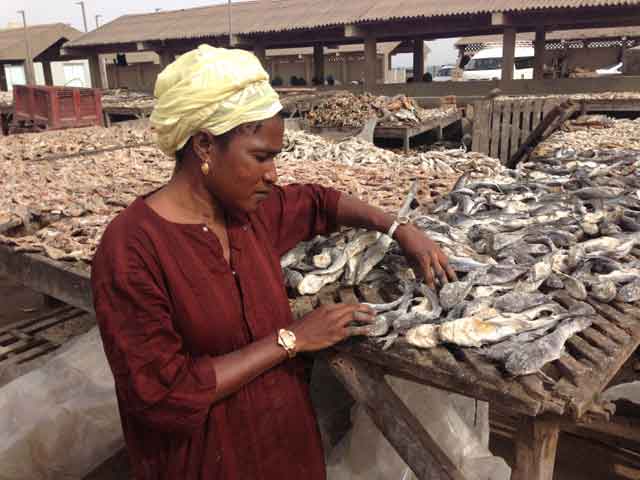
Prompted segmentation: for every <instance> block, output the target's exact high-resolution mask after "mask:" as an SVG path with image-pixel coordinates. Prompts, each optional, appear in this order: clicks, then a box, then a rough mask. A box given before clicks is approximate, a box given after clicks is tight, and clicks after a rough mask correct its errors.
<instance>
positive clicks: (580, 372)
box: [555, 353, 591, 386]
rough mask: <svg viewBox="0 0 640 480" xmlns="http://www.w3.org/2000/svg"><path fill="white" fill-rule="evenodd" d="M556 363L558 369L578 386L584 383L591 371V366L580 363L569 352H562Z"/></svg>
mask: <svg viewBox="0 0 640 480" xmlns="http://www.w3.org/2000/svg"><path fill="white" fill-rule="evenodd" d="M555 364H556V367H558V370H560V372H562V374H563V375H564V376H565V377H568V378H569V379H570V380H571V381H572V382H573V384H574V385H576V386H580V385H582V384H583V383H584V381H585V377H586V376H587V375H588V374H589V373H590V372H591V367H590V366H587V365H584V364H583V363H580V362H579V361H578V360H576V359H575V358H573V357H572V356H571V355H569V354H568V353H564V354H562V355H561V356H560V358H559V359H558V360H556V362H555Z"/></svg>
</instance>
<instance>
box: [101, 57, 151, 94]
mask: <svg viewBox="0 0 640 480" xmlns="http://www.w3.org/2000/svg"><path fill="white" fill-rule="evenodd" d="M161 71H162V67H161V66H160V65H158V64H155V63H151V62H147V63H134V64H131V65H127V66H121V65H114V64H107V78H108V79H109V87H110V88H128V89H129V90H133V91H136V92H147V93H153V89H154V87H155V84H156V78H158V75H159V74H160V72H161Z"/></svg>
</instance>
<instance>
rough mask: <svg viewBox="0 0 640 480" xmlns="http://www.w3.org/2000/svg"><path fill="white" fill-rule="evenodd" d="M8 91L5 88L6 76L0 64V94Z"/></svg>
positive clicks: (2, 64)
mask: <svg viewBox="0 0 640 480" xmlns="http://www.w3.org/2000/svg"><path fill="white" fill-rule="evenodd" d="M7 90H9V88H8V86H7V74H6V72H5V71H4V63H0V92H6V91H7Z"/></svg>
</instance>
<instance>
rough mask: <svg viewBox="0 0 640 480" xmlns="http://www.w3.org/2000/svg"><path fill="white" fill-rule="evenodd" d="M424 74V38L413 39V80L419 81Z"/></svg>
mask: <svg viewBox="0 0 640 480" xmlns="http://www.w3.org/2000/svg"><path fill="white" fill-rule="evenodd" d="M423 75H424V40H423V39H422V38H414V39H413V81H414V82H421V81H422V76H423Z"/></svg>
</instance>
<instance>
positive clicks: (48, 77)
mask: <svg viewBox="0 0 640 480" xmlns="http://www.w3.org/2000/svg"><path fill="white" fill-rule="evenodd" d="M42 71H43V73H44V84H45V85H48V86H50V87H51V86H53V73H52V72H51V62H49V61H46V62H42Z"/></svg>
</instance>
